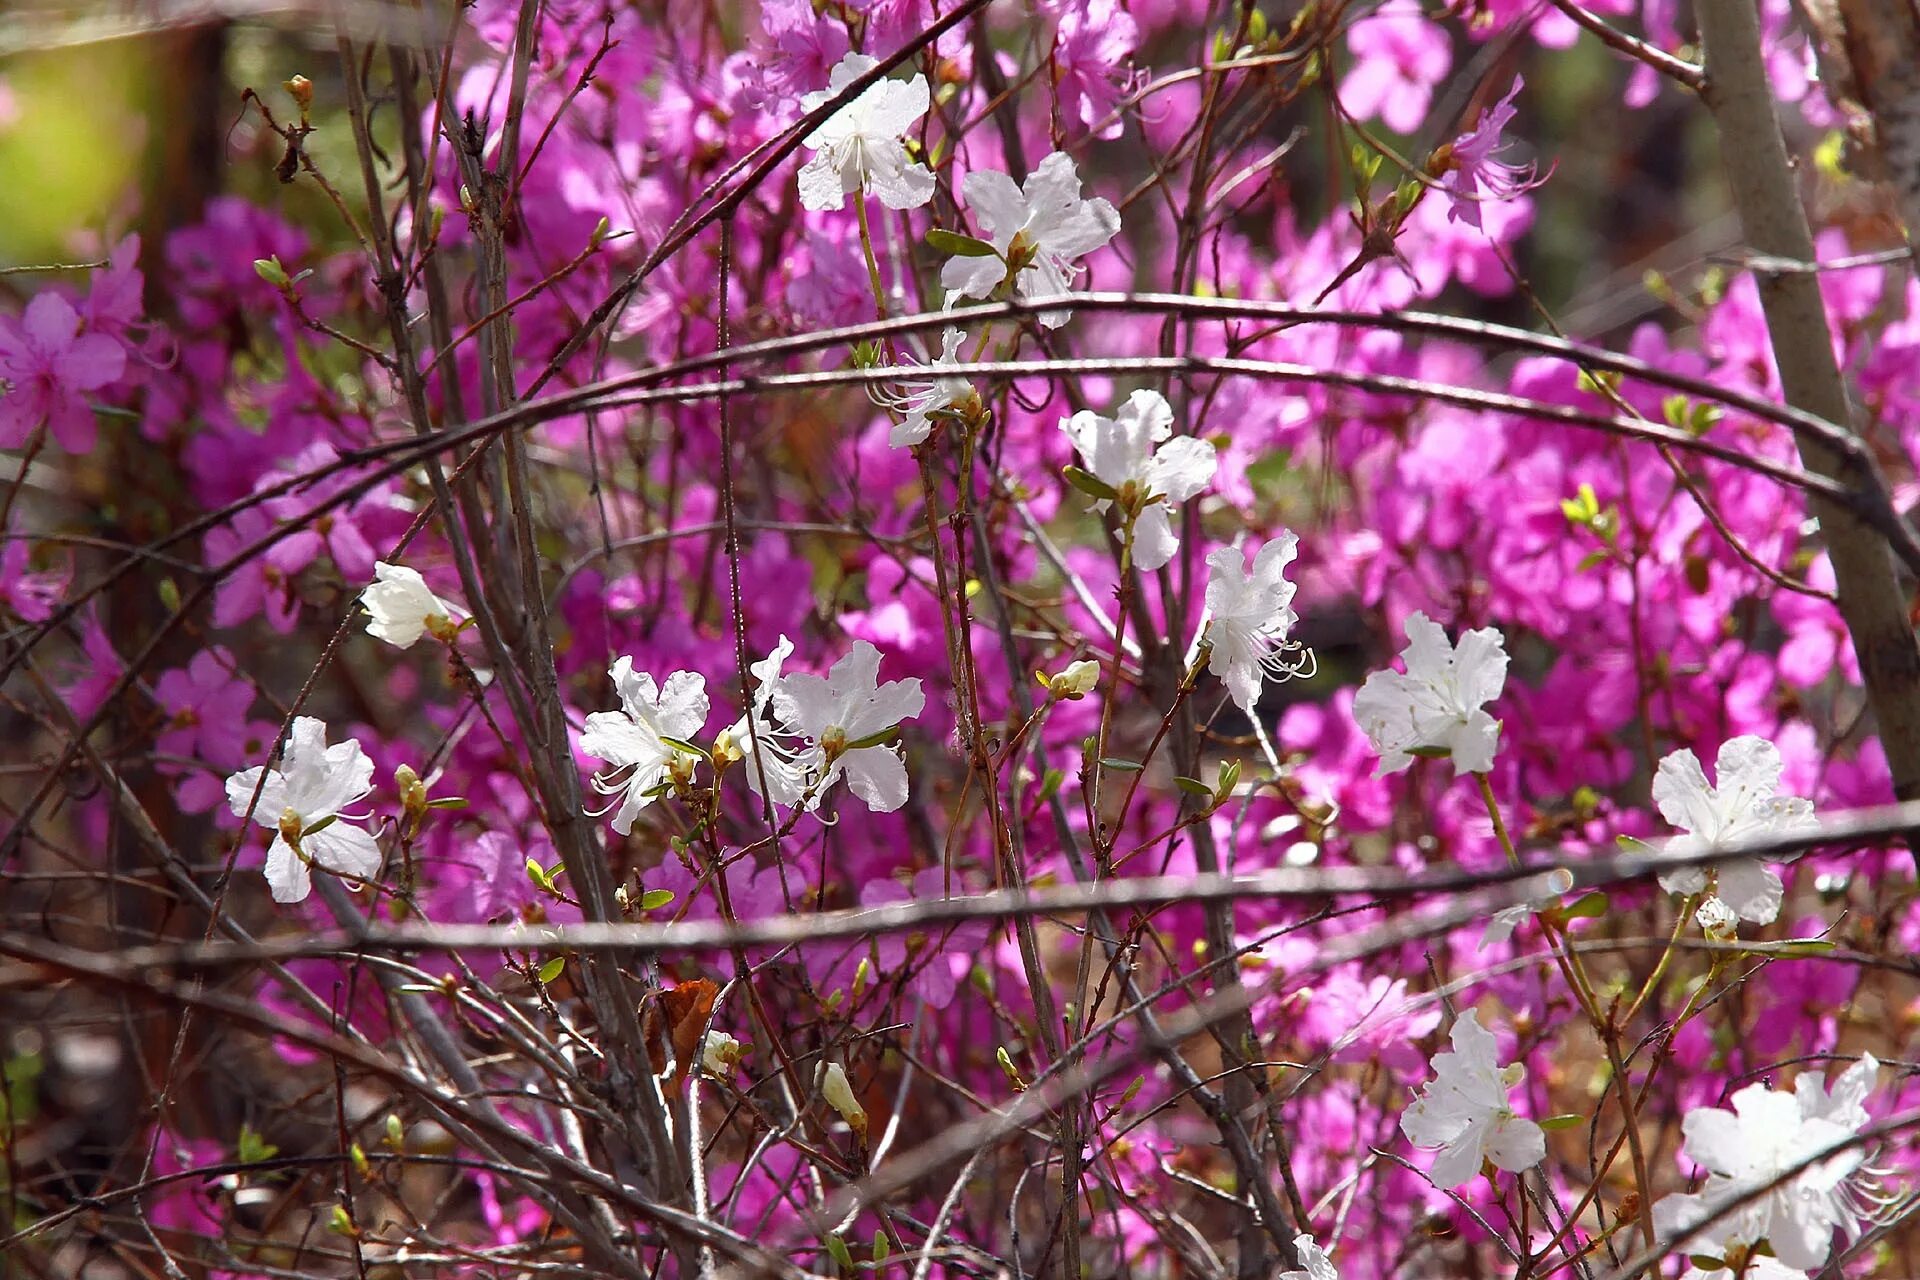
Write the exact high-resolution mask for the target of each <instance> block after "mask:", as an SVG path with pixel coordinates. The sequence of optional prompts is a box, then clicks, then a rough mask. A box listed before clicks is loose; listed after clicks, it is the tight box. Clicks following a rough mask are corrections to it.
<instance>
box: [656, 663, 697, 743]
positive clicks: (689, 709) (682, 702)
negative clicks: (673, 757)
mask: <svg viewBox="0 0 1920 1280" xmlns="http://www.w3.org/2000/svg"><path fill="white" fill-rule="evenodd" d="M659 706H660V710H659V716H660V720H659V724H660V732H662V733H664V734H666V735H667V736H668V737H670V738H679V739H682V740H683V741H684V740H687V739H691V738H694V737H697V736H699V733H700V731H701V730H702V729H704V728H706V725H707V678H706V677H705V676H703V675H701V674H700V673H699V672H697V671H676V672H674V673H673V674H672V675H670V676H668V677H667V683H666V687H665V688H663V689H661V690H660V704H659Z"/></svg>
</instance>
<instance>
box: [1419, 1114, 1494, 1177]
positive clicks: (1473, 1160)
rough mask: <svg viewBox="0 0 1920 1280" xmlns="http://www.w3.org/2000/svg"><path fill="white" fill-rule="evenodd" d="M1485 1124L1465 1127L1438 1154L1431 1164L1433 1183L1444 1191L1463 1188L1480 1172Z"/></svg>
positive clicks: (1484, 1140) (1484, 1139)
mask: <svg viewBox="0 0 1920 1280" xmlns="http://www.w3.org/2000/svg"><path fill="white" fill-rule="evenodd" d="M1486 1127H1487V1126H1486V1122H1484V1121H1482V1122H1480V1123H1478V1124H1472V1125H1469V1126H1467V1128H1466V1130H1465V1131H1464V1132H1462V1133H1461V1134H1460V1136H1459V1137H1457V1138H1455V1139H1454V1140H1453V1141H1452V1142H1451V1143H1449V1144H1447V1146H1446V1147H1445V1149H1443V1150H1442V1151H1441V1152H1440V1157H1439V1159H1437V1160H1435V1161H1434V1162H1433V1173H1432V1176H1433V1183H1434V1185H1435V1186H1437V1187H1440V1188H1442V1189H1444V1190H1449V1191H1451V1190H1452V1189H1453V1188H1455V1187H1464V1186H1466V1185H1467V1184H1468V1183H1469V1182H1472V1181H1473V1179H1474V1175H1475V1174H1477V1173H1479V1172H1480V1162H1481V1159H1482V1157H1483V1155H1484V1150H1483V1147H1484V1144H1485V1142H1486V1136H1487V1135H1486Z"/></svg>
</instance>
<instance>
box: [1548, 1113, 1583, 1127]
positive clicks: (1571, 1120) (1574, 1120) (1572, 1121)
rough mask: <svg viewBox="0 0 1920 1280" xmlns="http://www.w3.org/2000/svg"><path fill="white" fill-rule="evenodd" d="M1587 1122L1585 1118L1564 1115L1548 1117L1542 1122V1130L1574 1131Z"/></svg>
mask: <svg viewBox="0 0 1920 1280" xmlns="http://www.w3.org/2000/svg"><path fill="white" fill-rule="evenodd" d="M1586 1122H1587V1118H1586V1117H1585V1116H1576V1115H1564V1116H1548V1117H1547V1118H1546V1119H1545V1120H1542V1121H1541V1122H1540V1127H1541V1128H1542V1129H1550V1130H1551V1129H1572V1128H1575V1127H1577V1126H1579V1125H1583V1124H1585V1123H1586Z"/></svg>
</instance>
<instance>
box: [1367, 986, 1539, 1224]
mask: <svg viewBox="0 0 1920 1280" xmlns="http://www.w3.org/2000/svg"><path fill="white" fill-rule="evenodd" d="M1526 1074H1527V1069H1526V1067H1524V1066H1523V1065H1521V1064H1520V1063H1517V1062H1516V1063H1514V1064H1512V1065H1511V1066H1507V1067H1502V1066H1501V1065H1500V1062H1499V1059H1498V1057H1496V1055H1495V1052H1494V1040H1493V1033H1492V1032H1491V1031H1488V1030H1486V1029H1485V1028H1483V1027H1482V1026H1481V1025H1480V1018H1479V1014H1478V1013H1477V1012H1476V1011H1474V1010H1472V1009H1469V1010H1467V1011H1466V1012H1465V1013H1463V1014H1461V1015H1460V1017H1459V1018H1457V1019H1456V1020H1455V1021H1454V1024H1453V1052H1452V1053H1436V1054H1434V1055H1433V1079H1432V1080H1430V1081H1428V1082H1427V1084H1426V1085H1425V1087H1423V1088H1422V1089H1421V1090H1420V1096H1419V1097H1418V1098H1417V1099H1416V1100H1415V1101H1414V1104H1413V1105H1412V1106H1410V1107H1408V1108H1407V1109H1406V1111H1404V1112H1402V1113H1401V1116H1400V1129H1401V1132H1403V1133H1405V1134H1406V1135H1407V1140H1408V1141H1410V1142H1412V1143H1413V1145H1414V1146H1416V1147H1425V1148H1436V1147H1437V1148H1439V1149H1440V1157H1439V1159H1437V1160H1435V1161H1434V1162H1433V1181H1434V1185H1435V1186H1438V1187H1443V1188H1452V1187H1459V1186H1464V1185H1465V1184H1467V1183H1468V1182H1471V1181H1472V1180H1473V1176H1474V1175H1475V1174H1477V1173H1479V1172H1480V1163H1481V1161H1482V1160H1490V1161H1492V1162H1493V1165H1494V1167H1495V1168H1497V1169H1505V1170H1507V1171H1508V1172H1509V1173H1519V1172H1520V1171H1521V1170H1523V1169H1531V1168H1532V1167H1533V1166H1534V1165H1536V1164H1538V1163H1540V1161H1542V1160H1543V1159H1545V1158H1546V1154H1547V1135H1546V1134H1545V1133H1543V1132H1542V1131H1541V1129H1540V1126H1539V1125H1537V1124H1535V1123H1534V1122H1533V1121H1531V1120H1526V1119H1523V1118H1521V1117H1520V1116H1516V1115H1515V1114H1514V1113H1513V1108H1512V1106H1510V1105H1509V1104H1508V1101H1507V1090H1509V1089H1511V1088H1512V1087H1513V1086H1514V1085H1516V1084H1518V1083H1520V1081H1521V1080H1523V1079H1524V1078H1525V1077H1526Z"/></svg>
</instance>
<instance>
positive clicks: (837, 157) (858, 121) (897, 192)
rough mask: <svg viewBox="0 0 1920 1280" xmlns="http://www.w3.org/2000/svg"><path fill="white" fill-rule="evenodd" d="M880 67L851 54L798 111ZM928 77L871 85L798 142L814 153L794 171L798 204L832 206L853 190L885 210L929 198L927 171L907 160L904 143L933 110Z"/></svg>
mask: <svg viewBox="0 0 1920 1280" xmlns="http://www.w3.org/2000/svg"><path fill="white" fill-rule="evenodd" d="M879 65H880V60H879V59H878V58H869V57H867V56H866V55H865V54H861V53H849V54H848V55H847V56H846V57H844V58H842V59H840V62H839V65H837V66H835V67H834V69H833V74H832V75H831V76H830V77H829V78H828V80H827V87H826V88H825V89H824V90H822V91H821V92H819V93H809V94H803V95H802V96H801V98H800V109H801V110H802V111H809V112H810V111H813V110H815V109H817V108H819V107H820V106H822V105H823V104H825V103H827V102H830V101H832V100H833V99H834V98H836V97H838V96H839V95H840V92H841V91H842V90H843V89H845V88H846V87H847V86H848V85H850V84H852V83H853V82H854V81H855V80H858V79H859V78H860V77H861V76H863V75H865V74H866V73H867V72H869V71H871V70H873V69H874V68H875V67H877V66H879ZM931 101H932V100H931V98H930V97H929V95H928V92H927V78H926V77H925V76H919V75H916V76H913V77H912V78H910V79H907V80H877V81H875V82H874V83H873V84H871V85H868V86H867V87H866V88H865V89H864V90H862V91H861V93H860V96H859V97H857V98H855V99H854V100H853V101H852V102H849V103H848V104H847V105H846V106H844V107H842V108H840V110H838V111H836V112H834V113H833V114H832V115H831V116H828V117H827V119H826V120H825V121H823V122H822V123H821V125H820V127H819V128H817V129H815V130H814V131H813V132H812V133H810V134H808V135H807V136H806V137H805V138H804V139H803V142H804V143H805V145H806V146H808V147H810V148H812V149H813V151H814V153H815V154H814V156H813V158H812V159H811V160H809V161H807V163H806V164H805V165H803V166H802V167H801V169H800V203H801V204H803V205H805V206H806V207H807V208H809V209H816V210H818V209H838V208H839V207H840V206H841V205H842V204H843V203H845V200H846V197H847V196H848V195H849V194H851V193H853V192H855V191H861V192H872V193H873V194H874V195H876V196H878V197H879V198H880V203H881V204H884V205H886V206H887V208H889V209H915V208H918V207H919V206H921V205H923V204H925V203H926V202H927V201H929V200H931V199H933V187H934V182H933V173H932V171H930V170H929V169H928V168H927V166H925V165H923V164H918V163H915V162H913V161H910V160H908V159H907V148H906V145H905V143H904V142H903V141H902V139H903V138H904V137H905V136H906V134H907V131H908V130H910V129H912V128H913V126H914V124H915V123H916V122H918V121H919V119H920V117H922V116H924V115H926V114H927V108H928V106H929V105H931Z"/></svg>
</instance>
